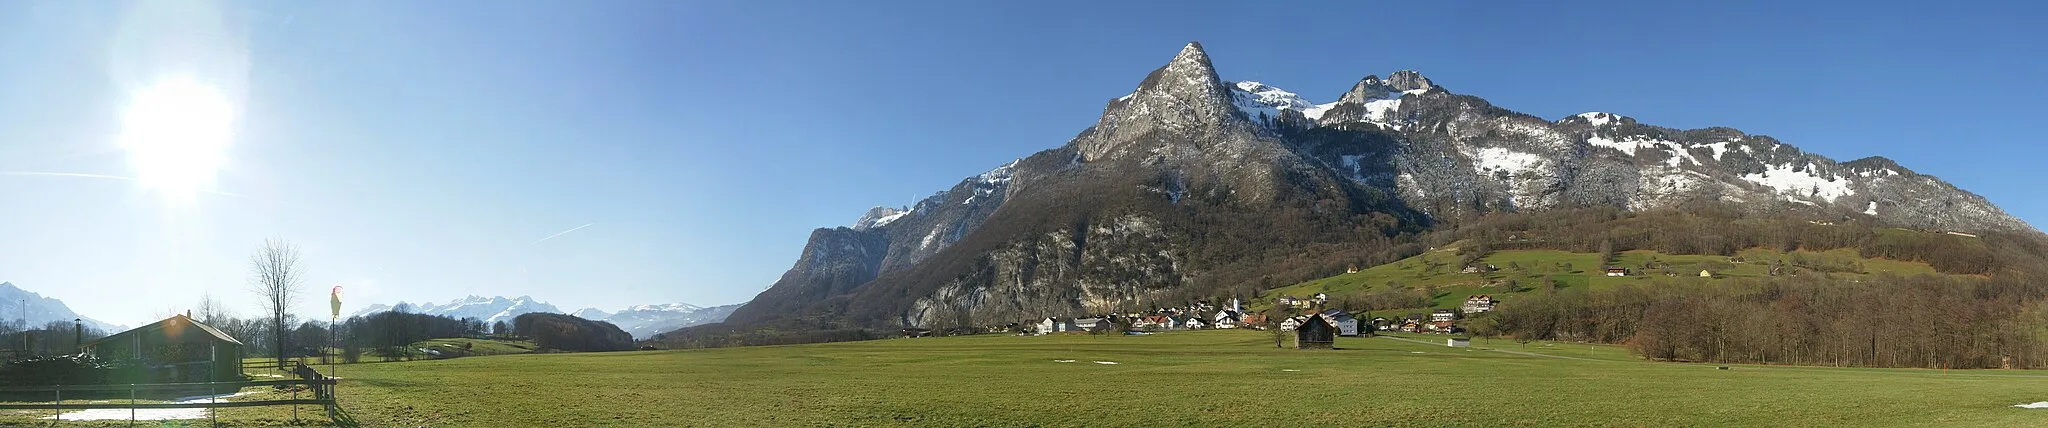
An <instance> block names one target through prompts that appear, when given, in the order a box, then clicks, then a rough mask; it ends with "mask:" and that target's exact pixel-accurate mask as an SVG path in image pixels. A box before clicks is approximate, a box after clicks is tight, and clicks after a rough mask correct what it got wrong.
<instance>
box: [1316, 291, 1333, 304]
mask: <svg viewBox="0 0 2048 428" xmlns="http://www.w3.org/2000/svg"><path fill="white" fill-rule="evenodd" d="M1315 302H1316V306H1322V305H1323V304H1326V303H1330V294H1329V293H1316V298H1315Z"/></svg>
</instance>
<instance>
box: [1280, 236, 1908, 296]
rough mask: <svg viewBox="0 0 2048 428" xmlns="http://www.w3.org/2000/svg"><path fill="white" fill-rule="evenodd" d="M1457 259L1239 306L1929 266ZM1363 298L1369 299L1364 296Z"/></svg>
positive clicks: (1356, 276)
mask: <svg viewBox="0 0 2048 428" xmlns="http://www.w3.org/2000/svg"><path fill="white" fill-rule="evenodd" d="M1459 260H1460V256H1459V254H1458V247H1457V246H1456V244H1453V245H1452V246H1446V247H1443V248H1436V249H1432V250H1430V251H1427V252H1424V253H1423V254H1420V255H1416V256H1414V257H1409V258H1406V259H1402V260H1400V261H1396V262H1393V263H1388V264H1384V265H1379V266H1373V267H1370V268H1366V269H1361V270H1359V271H1357V272H1350V273H1344V274H1340V275H1336V276H1331V277H1328V278H1322V279H1317V280H1312V281H1307V282H1302V283H1299V284H1294V285H1290V286H1285V287H1280V288H1276V289H1273V290H1270V291H1268V292H1266V293H1264V294H1261V296H1260V297H1261V298H1260V299H1258V300H1259V301H1258V302H1256V303H1253V304H1249V305H1247V306H1250V307H1251V308H1253V309H1256V310H1263V309H1264V308H1266V307H1269V306H1271V305H1272V300H1273V299H1275V298H1279V297H1281V296H1294V297H1301V298H1307V297H1310V296H1314V295H1315V294H1318V293H1325V294H1328V295H1329V298H1330V302H1331V303H1330V304H1329V306H1333V307H1343V308H1351V309H1367V308H1369V309H1373V310H1385V309H1398V308H1415V309H1422V308H1455V307H1458V306H1459V305H1460V304H1462V303H1463V302H1464V300H1465V299H1466V298H1467V297H1470V296H1472V295H1478V294H1488V295H1493V296H1494V297H1495V298H1496V299H1513V298H1514V297H1515V295H1516V294H1519V293H1526V292H1531V291H1536V290H1541V289H1543V288H1544V287H1546V286H1549V287H1556V288H1558V289H1567V288H1577V287H1585V288H1593V289H1599V288H1605V287H1611V286H1615V285H1620V284H1629V283H1647V282H1649V281H1655V280H1660V279H1661V280H1664V281H1686V282H1713V281H1729V280H1734V279H1740V278H1761V277H1768V276H1770V273H1771V270H1772V267H1773V266H1780V268H1779V274H1780V275H1810V274H1821V275H1847V276H1867V275H1878V274H1893V275H1919V274H1936V271H1935V270H1934V268H1933V267H1931V266H1929V265H1928V264H1926V263H1921V262H1908V261H1898V260H1887V259H1877V258H1867V257H1861V256H1859V255H1858V253H1857V251H1856V250H1855V249H1848V248H1843V249H1834V250H1828V251H1791V252H1785V251H1775V250H1767V249H1748V250H1742V251H1740V252H1737V253H1736V255H1733V256H1715V255H1682V254H1664V253H1660V252H1656V251H1623V252H1619V253H1617V254H1616V257H1615V262H1614V264H1613V265H1614V266H1617V267H1621V268H1625V269H1628V270H1629V272H1628V274H1627V276H1618V277H1617V276H1608V275H1607V274H1606V272H1605V271H1604V269H1603V267H1604V266H1605V265H1603V264H1602V263H1601V260H1600V254H1598V253H1580V252H1569V251H1559V250H1503V251H1495V252H1492V253H1489V254H1487V255H1486V256H1485V257H1482V258H1480V259H1479V261H1478V262H1477V263H1473V264H1472V266H1473V267H1474V268H1476V269H1465V268H1464V267H1461V266H1460V265H1459V263H1458V262H1459ZM1489 267H1490V268H1489ZM1701 271H1706V272H1707V273H1708V276H1705V277H1702V276H1701V275H1700V273H1701ZM1395 291H1405V292H1408V293H1415V294H1421V295H1423V296H1426V297H1427V299H1428V303H1427V304H1426V305H1398V304H1397V305H1392V306H1389V305H1388V304H1387V303H1389V302H1394V301H1399V300H1401V299H1390V298H1388V297H1387V295H1388V294H1392V293H1393V292H1395ZM1375 292H1378V293H1381V295H1380V296H1377V297H1376V296H1374V295H1373V293H1375ZM1368 301H1371V302H1372V303H1371V304H1368V303H1367V302H1368Z"/></svg>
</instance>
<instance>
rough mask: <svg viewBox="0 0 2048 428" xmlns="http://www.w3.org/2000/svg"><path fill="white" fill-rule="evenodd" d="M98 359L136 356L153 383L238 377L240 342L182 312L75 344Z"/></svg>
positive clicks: (233, 379)
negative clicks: (148, 323) (145, 368)
mask: <svg viewBox="0 0 2048 428" xmlns="http://www.w3.org/2000/svg"><path fill="white" fill-rule="evenodd" d="M79 351H80V352H82V353H86V354H91V355H93V356H96V357H99V358H100V359H103V360H110V361H120V360H131V359H134V360H141V361H142V363H143V364H144V365H145V366H146V367H148V369H147V370H148V373H149V378H150V379H149V380H150V381H151V382H157V383H180V382H232V381H240V380H242V341H239V340H235V338H234V337H231V336H228V335H227V333H222V332H221V331H220V330H219V329H215V328H213V326H210V325H206V324H204V323H201V322H199V321H197V320H193V319H192V317H191V316H189V315H186V314H178V315H172V316H171V317H170V318H166V319H164V320H163V321H157V322H155V323H151V324H150V325H145V326H141V327H136V328H135V329H133V330H128V331H124V332H120V333H115V334H114V335H112V336H107V337H103V338H100V339H99V340H94V341H91V342H86V343H83V344H80V345H79Z"/></svg>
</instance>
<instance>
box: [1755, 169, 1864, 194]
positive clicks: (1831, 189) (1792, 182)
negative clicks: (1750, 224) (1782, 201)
mask: <svg viewBox="0 0 2048 428" xmlns="http://www.w3.org/2000/svg"><path fill="white" fill-rule="evenodd" d="M1741 178H1742V179H1743V180H1744V181H1748V182H1751V183H1756V184H1761V185H1764V186H1768V187H1770V188H1772V189H1775V190H1777V191H1778V194H1780V195H1785V196H1786V198H1787V199H1788V200H1791V201H1792V202H1807V201H1806V200H1804V199H1801V198H1820V199H1823V200H1826V201H1828V202H1829V203H1833V202H1834V201H1835V199H1837V198H1841V197H1843V196H1849V195H1852V194H1855V193H1856V191H1854V190H1850V189H1849V180H1843V179H1838V178H1835V177H1823V176H1819V175H1815V174H1814V173H1813V165H1812V164H1808V163H1799V164H1786V165H1771V166H1770V167H1769V168H1767V169H1765V170H1764V172H1761V173H1751V174H1743V175H1742V177H1741Z"/></svg>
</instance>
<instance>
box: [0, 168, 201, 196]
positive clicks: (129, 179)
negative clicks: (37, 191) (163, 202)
mask: <svg viewBox="0 0 2048 428" xmlns="http://www.w3.org/2000/svg"><path fill="white" fill-rule="evenodd" d="M0 175H12V176H18V177H72V178H97V179H101V180H120V181H127V182H134V181H135V177H124V176H119V175H107V174H91V173H83V172H41V171H0ZM198 191H199V192H200V193H208V194H214V195H220V196H227V197H231V198H240V197H242V195H237V194H233V193H228V192H222V191H219V190H213V189H198Z"/></svg>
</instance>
